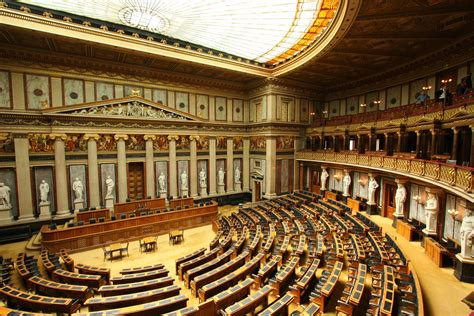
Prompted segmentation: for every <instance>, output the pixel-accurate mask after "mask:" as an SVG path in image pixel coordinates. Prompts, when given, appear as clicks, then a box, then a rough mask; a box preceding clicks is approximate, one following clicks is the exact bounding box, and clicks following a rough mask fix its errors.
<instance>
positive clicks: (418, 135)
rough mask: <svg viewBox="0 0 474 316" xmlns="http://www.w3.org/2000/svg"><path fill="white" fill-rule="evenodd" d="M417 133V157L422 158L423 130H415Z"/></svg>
mask: <svg viewBox="0 0 474 316" xmlns="http://www.w3.org/2000/svg"><path fill="white" fill-rule="evenodd" d="M415 133H416V157H417V158H420V157H421V155H420V147H421V131H415Z"/></svg>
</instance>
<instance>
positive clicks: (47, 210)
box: [39, 202, 53, 219]
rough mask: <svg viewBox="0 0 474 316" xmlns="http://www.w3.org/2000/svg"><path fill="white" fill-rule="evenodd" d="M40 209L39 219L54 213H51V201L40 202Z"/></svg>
mask: <svg viewBox="0 0 474 316" xmlns="http://www.w3.org/2000/svg"><path fill="white" fill-rule="evenodd" d="M39 211H40V213H39V219H45V218H48V217H49V216H50V215H53V214H51V202H40V204H39Z"/></svg>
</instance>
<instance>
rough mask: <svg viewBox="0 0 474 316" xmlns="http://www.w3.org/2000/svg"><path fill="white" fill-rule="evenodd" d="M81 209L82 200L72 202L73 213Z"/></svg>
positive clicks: (82, 206)
mask: <svg viewBox="0 0 474 316" xmlns="http://www.w3.org/2000/svg"><path fill="white" fill-rule="evenodd" d="M81 208H84V200H74V213H77V212H79V210H80V209H81Z"/></svg>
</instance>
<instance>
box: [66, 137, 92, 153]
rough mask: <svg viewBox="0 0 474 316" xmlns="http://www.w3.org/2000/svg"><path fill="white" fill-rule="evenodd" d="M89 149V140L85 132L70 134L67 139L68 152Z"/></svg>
mask: <svg viewBox="0 0 474 316" xmlns="http://www.w3.org/2000/svg"><path fill="white" fill-rule="evenodd" d="M84 151H87V141H86V140H84V134H68V135H67V139H66V152H84Z"/></svg>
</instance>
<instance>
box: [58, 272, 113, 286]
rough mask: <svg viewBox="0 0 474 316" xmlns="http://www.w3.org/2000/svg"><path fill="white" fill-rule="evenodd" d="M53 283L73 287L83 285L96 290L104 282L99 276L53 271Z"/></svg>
mask: <svg viewBox="0 0 474 316" xmlns="http://www.w3.org/2000/svg"><path fill="white" fill-rule="evenodd" d="M52 279H53V281H56V282H60V283H68V284H75V285H85V286H88V287H90V288H94V289H98V288H99V287H101V286H102V285H104V284H105V280H104V279H102V278H101V277H100V275H91V274H80V273H74V272H69V271H66V270H61V269H58V270H55V271H54V272H53V277H52Z"/></svg>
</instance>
